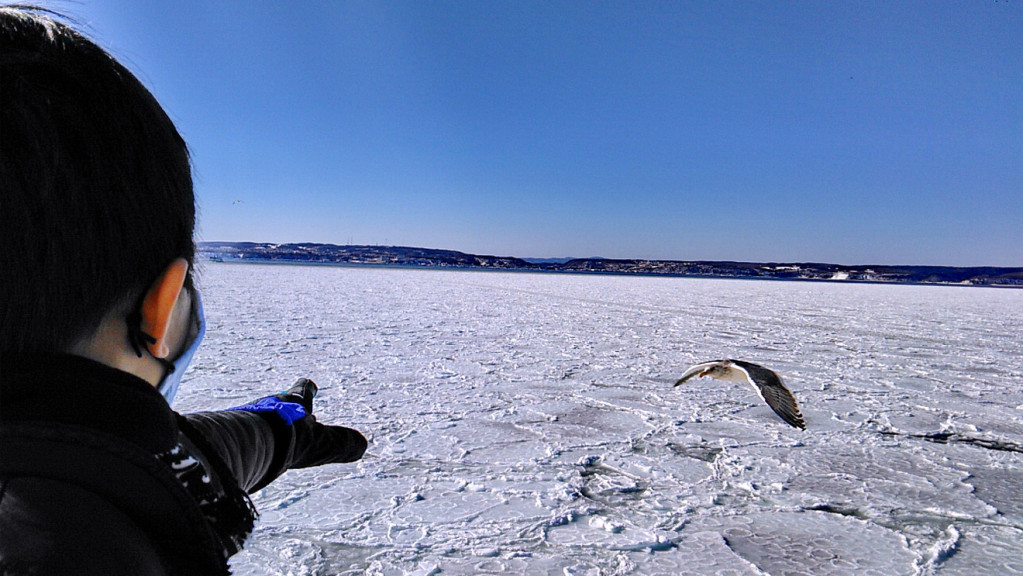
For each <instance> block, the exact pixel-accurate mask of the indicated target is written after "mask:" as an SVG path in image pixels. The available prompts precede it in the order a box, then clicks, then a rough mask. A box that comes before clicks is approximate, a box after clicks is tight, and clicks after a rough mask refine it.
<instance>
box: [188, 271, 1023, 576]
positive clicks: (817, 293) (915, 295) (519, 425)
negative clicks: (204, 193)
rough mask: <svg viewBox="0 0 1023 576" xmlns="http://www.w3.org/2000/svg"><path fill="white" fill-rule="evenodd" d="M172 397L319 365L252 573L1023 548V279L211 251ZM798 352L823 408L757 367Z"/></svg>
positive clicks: (269, 505)
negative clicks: (235, 256) (242, 258)
mask: <svg viewBox="0 0 1023 576" xmlns="http://www.w3.org/2000/svg"><path fill="white" fill-rule="evenodd" d="M200 285H201V287H202V289H203V296H204V303H205V306H206V314H207V320H208V324H209V330H208V332H207V336H206V340H205V343H204V345H203V347H202V348H201V349H200V350H199V353H198V354H197V356H196V359H195V361H194V362H193V368H192V370H191V371H190V372H189V374H188V375H187V376H186V378H185V382H184V384H183V385H182V390H181V393H180V394H179V400H178V403H177V404H176V405H175V407H176V408H177V409H179V410H181V411H185V412H187V411H195V410H208V409H216V408H226V407H228V406H233V405H237V404H240V403H243V402H245V401H247V400H250V399H252V398H255V397H258V396H263V395H266V394H270V393H273V392H276V391H279V390H283V389H284V388H286V387H287V386H289V385H290V384H291V383H292V382H293V381H294V380H295V379H296V378H297V377H300V376H307V377H309V378H312V379H313V380H315V381H316V382H317V383H318V384H319V385H320V390H321V391H320V395H319V396H318V398H317V403H316V413H317V415H318V417H319V418H320V419H321V420H322V421H325V422H332V423H339V424H345V425H349V426H352V427H354V428H357V429H359V430H361V431H362V432H363V433H364V434H366V436H367V437H368V438H369V439H370V448H369V451H368V453H367V455H366V457H365V458H364V459H363V460H362V461H361V462H359V463H358V464H350V465H336V466H327V467H322V468H314V469H309V470H298V471H291V472H288V473H287V474H285V475H284V476H283V477H281V478H280V479H279V480H277V482H275V483H274V484H272V485H271V486H270V487H268V488H266V489H264V490H263V491H261V492H259V493H257V494H256V495H254V501H255V503H256V505H257V506H258V507H259V509H260V511H261V514H262V516H261V519H260V521H259V523H258V525H257V529H256V532H255V533H254V535H253V537H252V538H251V539H250V541H249V544H248V546H247V548H246V551H244V552H243V553H241V554H239V555H238V556H236V557H235V558H234V559H233V560H232V567H233V569H234V571H235V573H237V574H256V575H270V574H274V575H277V574H282V575H283V574H288V575H304V574H362V573H368V574H379V575H405V574H408V575H413V574H415V575H430V574H490V573H519V574H559V575H584V574H585V575H591V574H592V575H598V574H732V575H762V574H771V575H782V574H808V575H810V574H813V575H820V574H857V575H861V574H877V575H885V576H890V575H900V574H938V575H941V576H946V575H956V574H964V575H965V574H1023V497H1021V495H1020V488H1019V487H1020V486H1021V485H1023V339H1021V338H1020V334H1021V333H1023V290H1006V289H989V288H957V287H934V286H926V287H925V286H901V285H863V284H841V283H813V282H773V281H744V280H711V279H689V278H658V277H634V276H588V275H585V276H584V275H554V274H523V273H504V272H455V271H434V270H398V269H383V268H342V267H313V266H257V265H236V264H220V263H207V264H205V265H204V273H203V275H202V277H201V280H200ZM719 358H738V359H744V360H748V361H751V362H756V363H759V364H762V365H764V366H766V367H768V368H771V369H773V370H775V371H776V372H778V373H779V374H780V375H781V376H782V378H783V379H784V380H785V382H786V384H787V385H788V386H789V388H791V389H792V391H793V393H794V394H795V395H796V397H797V398H798V399H799V401H800V403H801V408H802V411H803V414H804V415H805V416H806V420H807V430H806V431H805V432H802V431H799V430H796V429H793V428H791V427H789V426H787V425H786V424H785V423H784V422H781V421H780V420H779V419H778V418H777V417H776V416H775V415H774V414H773V413H772V412H771V410H770V408H768V407H767V406H766V405H764V403H763V402H762V401H760V400H759V398H757V397H756V394H755V393H754V392H753V391H752V389H750V388H749V387H748V386H745V385H740V384H731V383H726V382H719V381H714V380H710V379H695V380H692V381H690V382H687V383H686V384H684V385H683V386H680V387H678V388H672V384H673V383H674V382H675V380H676V379H677V377H678V376H679V375H680V374H681V373H682V371H683V370H685V369H686V368H687V367H688V366H690V365H692V364H694V363H696V362H700V361H705V360H714V359H719Z"/></svg>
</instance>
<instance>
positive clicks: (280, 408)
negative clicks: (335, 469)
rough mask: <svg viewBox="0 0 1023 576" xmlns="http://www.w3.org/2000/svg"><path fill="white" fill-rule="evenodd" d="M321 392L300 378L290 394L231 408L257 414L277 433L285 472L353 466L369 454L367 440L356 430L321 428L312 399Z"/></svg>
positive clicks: (340, 427)
mask: <svg viewBox="0 0 1023 576" xmlns="http://www.w3.org/2000/svg"><path fill="white" fill-rule="evenodd" d="M318 391H319V389H318V388H317V387H316V384H315V383H314V382H313V381H312V380H309V379H308V378H299V379H298V380H297V381H296V382H295V384H294V385H292V387H291V388H289V389H288V390H287V391H285V392H282V393H281V394H277V395H275V396H266V397H264V398H260V399H259V400H256V401H254V402H251V403H249V404H246V405H244V406H238V407H235V408H231V410H242V411H246V412H255V413H257V414H259V415H260V416H262V417H263V418H264V419H266V420H267V421H268V422H269V423H270V426H271V427H272V428H273V430H274V437H275V438H276V441H277V444H278V446H277V448H276V450H275V452H276V454H277V456H276V457H275V458H274V459H275V460H278V459H280V463H281V466H282V468H284V469H288V468H308V467H310V466H319V465H321V464H338V463H342V462H354V461H356V460H358V459H359V458H362V455H363V454H364V453H365V452H366V446H367V442H366V438H365V437H364V436H363V435H362V434H360V433H359V432H358V431H357V430H352V429H351V428H345V427H343V426H328V425H324V424H320V423H319V422H317V421H316V417H315V416H313V398H314V397H315V396H316V393H317V392H318Z"/></svg>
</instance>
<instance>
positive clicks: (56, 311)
mask: <svg viewBox="0 0 1023 576" xmlns="http://www.w3.org/2000/svg"><path fill="white" fill-rule="evenodd" d="M65 22H66V20H65V19H63V18H61V17H60V16H59V15H56V14H54V13H52V12H50V11H48V10H44V9H39V8H31V7H22V6H6V7H2V6H0V357H3V356H6V355H18V354H44V353H51V352H58V351H64V352H67V351H70V350H71V348H72V347H73V346H74V345H75V344H77V343H78V342H80V341H81V340H82V339H83V338H86V337H88V336H90V335H92V334H93V333H94V332H95V330H96V328H97V327H98V325H99V323H100V322H101V321H102V320H103V318H104V317H106V316H107V315H108V314H110V313H118V314H123V315H124V316H125V317H127V315H128V314H129V313H130V312H131V311H132V307H133V306H135V305H137V303H138V302H139V299H140V297H141V296H142V295H143V294H144V292H145V291H146V289H147V288H148V287H149V286H150V285H151V284H152V283H153V282H154V281H155V280H156V279H157V278H158V277H159V275H160V274H161V273H162V271H163V270H164V269H165V268H166V267H167V266H168V265H169V264H170V263H171V262H172V261H173V260H174V259H175V258H185V259H186V260H188V262H189V264H191V263H192V262H193V260H194V254H195V246H194V243H193V240H192V234H193V231H194V227H195V198H194V194H193V190H192V174H191V165H190V162H189V155H188V148H187V146H186V145H185V141H184V140H183V139H182V137H181V135H180V134H178V131H177V129H176V128H175V127H174V124H173V123H172V122H171V120H170V118H169V117H168V116H167V114H166V112H164V110H163V108H161V107H160V104H159V103H158V102H157V101H156V99H155V98H154V97H153V95H152V94H150V92H149V91H148V90H147V89H146V88H145V87H144V86H143V85H142V83H141V82H139V80H138V79H137V78H136V77H135V76H134V75H132V74H131V72H129V71H128V70H127V69H126V68H125V67H124V66H122V65H121V64H120V63H118V62H117V61H116V60H114V58H113V57H111V56H110V55H109V54H108V53H107V52H105V51H104V50H103V49H102V48H100V47H98V46H97V45H96V44H95V43H93V42H91V41H90V40H88V39H87V38H85V37H84V36H83V35H82V34H80V33H78V32H77V31H75V30H74V29H73V28H72V26H71V25H70V24H67V23H65ZM187 282H188V286H189V288H191V275H189V279H188V281H187Z"/></svg>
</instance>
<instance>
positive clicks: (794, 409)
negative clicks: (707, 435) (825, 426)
mask: <svg viewBox="0 0 1023 576" xmlns="http://www.w3.org/2000/svg"><path fill="white" fill-rule="evenodd" d="M693 376H710V377H711V378H715V379H717V380H725V381H728V382H748V383H749V384H750V385H751V386H753V389H754V390H756V391H757V395H759V396H760V398H761V399H762V400H763V401H764V402H766V403H767V405H768V406H770V407H771V410H774V413H775V414H777V415H778V416H779V417H780V418H781V419H782V420H784V421H785V422H786V423H787V424H788V425H790V426H793V427H795V428H799V429H801V430H806V421H805V420H804V419H803V415H802V414H801V413H800V412H799V404H797V403H796V397H795V396H793V395H792V392H791V391H789V389H788V388H786V387H785V384H783V383H782V381H781V378H780V377H778V375H777V374H775V373H774V371H772V370H768V369H767V368H764V367H763V366H760V365H758V364H753V363H752V362H744V361H742V360H715V361H712V362H701V363H700V364H696V365H694V366H692V367H690V368H689V369H688V370H686V371H685V372H684V373H683V374H682V377H681V378H680V379H679V380H678V382H676V383H675V386H678V385H679V384H682V383H683V382H685V381H686V380H689V379H690V378H692V377H693Z"/></svg>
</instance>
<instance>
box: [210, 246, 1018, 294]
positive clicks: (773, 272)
mask: <svg viewBox="0 0 1023 576" xmlns="http://www.w3.org/2000/svg"><path fill="white" fill-rule="evenodd" d="M198 249H199V254H200V256H201V257H203V258H206V259H209V260H217V261H225V262H295V263H320V264H347V265H365V266H370V265H386V266H405V267H417V268H458V269H488V270H520V271H536V272H566V273H591V274H646V275H670V276H703V277H722V278H765V279H789V280H797V279H798V280H832V281H845V282H894V283H921V284H961V285H972V286H1019V287H1023V268H997V267H968V268H957V267H951V266H865V265H863V266H846V265H840V264H825V263H816V262H798V263H776V262H768V263H757V262H724V261H682V260H635V259H630V260H618V259H611V258H575V259H560V258H551V259H528V260H527V259H523V258H514V257H509V256H489V255H479V254H466V253H464V252H457V251H454V250H437V249H432V248H414V247H408V246H338V245H334V244H313V243H302V244H268V243H256V242H201V243H199V246H198Z"/></svg>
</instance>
